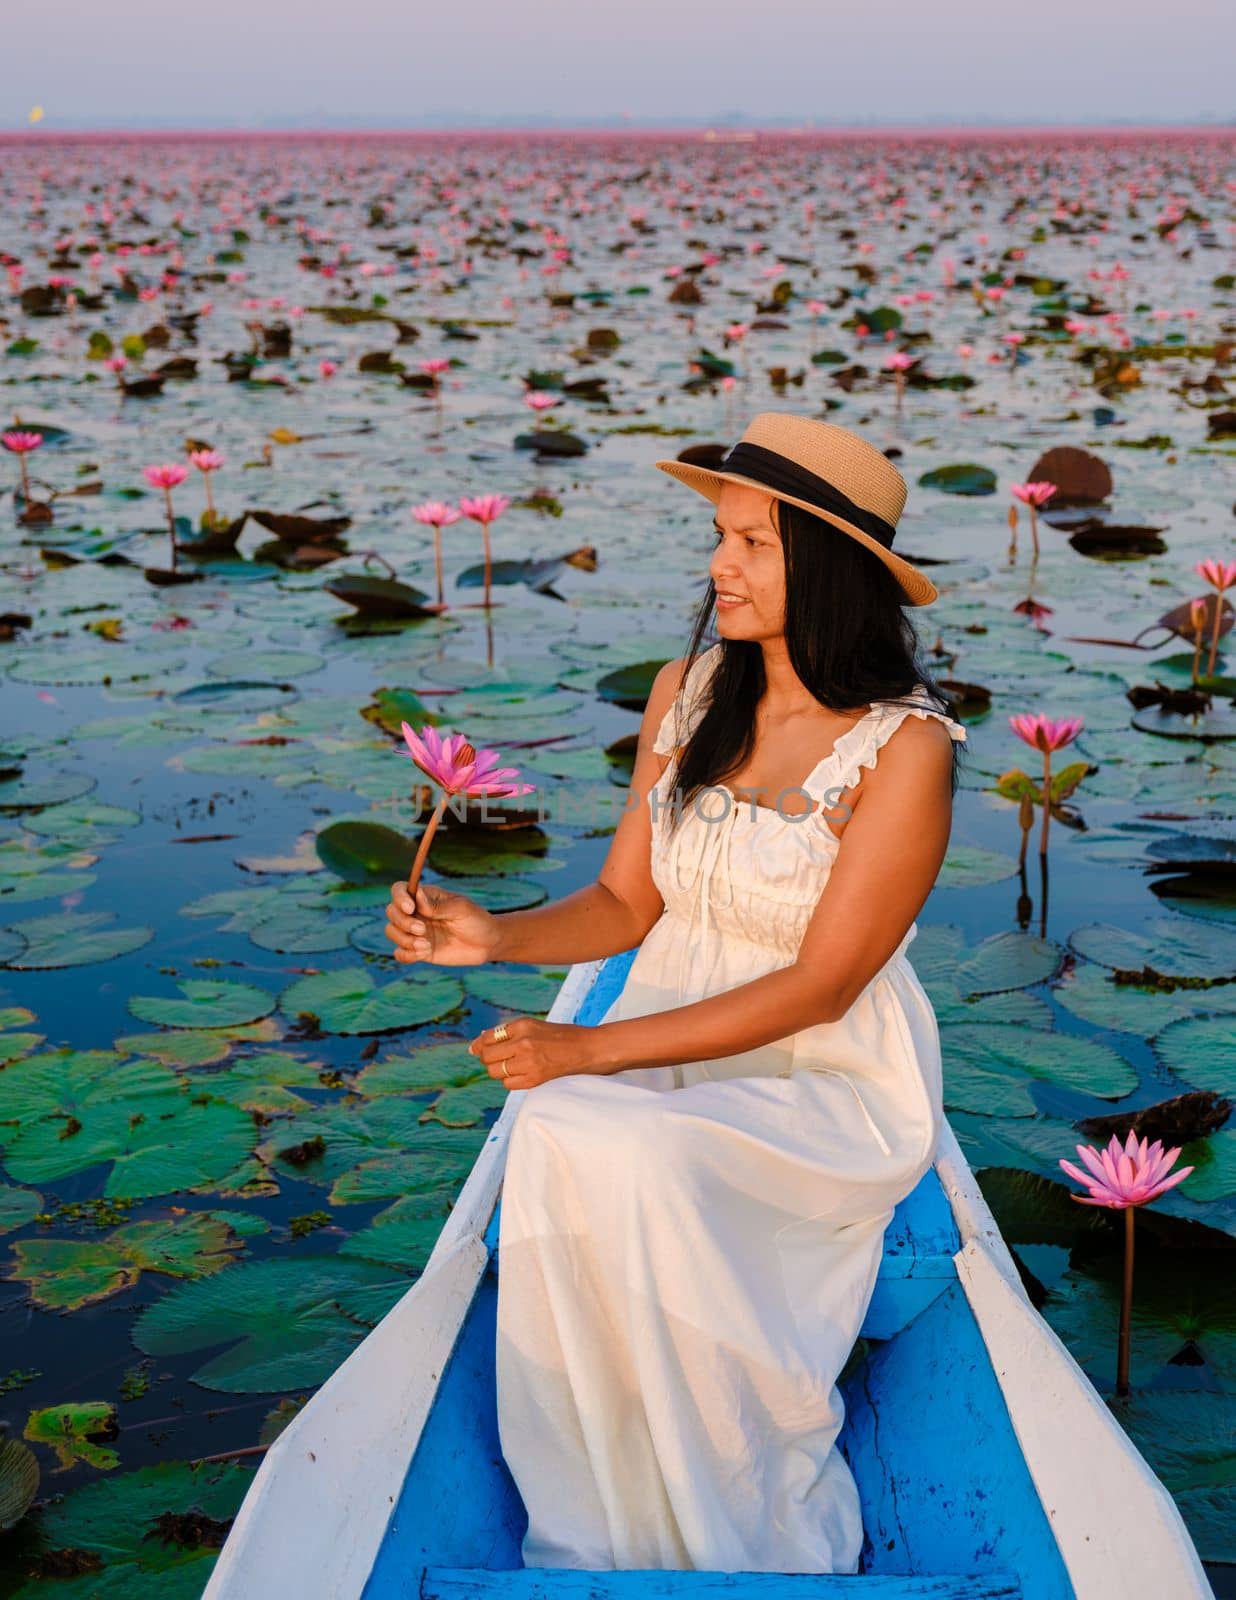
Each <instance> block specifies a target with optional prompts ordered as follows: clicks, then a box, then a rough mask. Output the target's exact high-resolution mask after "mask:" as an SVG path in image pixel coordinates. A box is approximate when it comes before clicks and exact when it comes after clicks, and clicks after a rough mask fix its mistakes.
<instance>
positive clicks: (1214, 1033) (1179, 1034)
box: [1154, 1015, 1236, 1097]
mask: <svg viewBox="0 0 1236 1600" xmlns="http://www.w3.org/2000/svg"><path fill="white" fill-rule="evenodd" d="M1154 1045H1155V1049H1156V1050H1157V1051H1158V1053H1159V1055H1160V1056H1161V1057H1162V1059H1163V1061H1164V1063H1165V1064H1166V1065H1167V1066H1168V1067H1169V1068H1170V1069H1171V1070H1172V1071H1173V1072H1174V1073H1175V1074H1176V1076H1177V1077H1178V1078H1180V1079H1181V1081H1182V1082H1184V1083H1187V1084H1188V1085H1189V1086H1190V1087H1191V1088H1193V1089H1213V1090H1215V1092H1216V1093H1218V1094H1222V1095H1229V1096H1232V1097H1236V1027H1233V1025H1232V1018H1231V1016H1230V1015H1228V1016H1224V1017H1213V1018H1209V1017H1208V1018H1202V1017H1190V1018H1186V1019H1182V1020H1180V1021H1178V1022H1173V1023H1171V1024H1169V1026H1167V1027H1166V1028H1164V1029H1163V1031H1162V1033H1160V1034H1158V1035H1157V1037H1156V1038H1155V1041H1154Z"/></svg>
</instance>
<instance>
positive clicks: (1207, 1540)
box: [1108, 1390, 1236, 1564]
mask: <svg viewBox="0 0 1236 1600" xmlns="http://www.w3.org/2000/svg"><path fill="white" fill-rule="evenodd" d="M1108 1405H1109V1406H1110V1407H1111V1409H1112V1412H1113V1413H1114V1415H1115V1416H1116V1418H1117V1420H1118V1421H1119V1422H1120V1424H1121V1426H1122V1427H1123V1428H1124V1429H1125V1431H1126V1432H1127V1433H1128V1434H1129V1436H1130V1438H1131V1439H1132V1440H1133V1443H1134V1444H1135V1445H1136V1446H1137V1448H1138V1449H1139V1450H1140V1451H1141V1453H1142V1455H1144V1456H1145V1458H1146V1460H1147V1461H1148V1462H1149V1463H1150V1466H1151V1468H1152V1470H1153V1472H1154V1474H1155V1476H1156V1477H1157V1478H1158V1479H1159V1480H1160V1482H1161V1483H1162V1484H1163V1486H1164V1488H1165V1489H1167V1491H1168V1493H1169V1494H1170V1495H1171V1496H1172V1498H1173V1499H1174V1500H1175V1502H1176V1505H1177V1508H1178V1509H1179V1511H1180V1514H1181V1516H1182V1517H1183V1518H1184V1520H1185V1525H1186V1526H1187V1527H1188V1530H1189V1533H1190V1535H1191V1537H1192V1539H1193V1542H1194V1544H1195V1545H1196V1546H1197V1552H1198V1554H1199V1555H1200V1556H1201V1558H1202V1560H1203V1561H1211V1562H1219V1563H1225V1564H1230V1563H1234V1562H1236V1396H1233V1395H1231V1394H1212V1393H1207V1392H1198V1391H1192V1392H1190V1391H1185V1392H1179V1391H1177V1392H1172V1393H1155V1392H1154V1391H1153V1390H1147V1391H1144V1392H1143V1393H1140V1394H1131V1395H1127V1396H1123V1397H1120V1398H1114V1397H1113V1398H1111V1399H1109V1401H1108Z"/></svg>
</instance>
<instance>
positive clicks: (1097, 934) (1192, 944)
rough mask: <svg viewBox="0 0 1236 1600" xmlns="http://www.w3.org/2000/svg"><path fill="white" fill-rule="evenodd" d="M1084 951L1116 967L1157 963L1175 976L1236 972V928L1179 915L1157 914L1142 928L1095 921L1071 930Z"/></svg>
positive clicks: (1134, 968) (1220, 975) (1074, 941)
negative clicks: (1199, 924) (1206, 924)
mask: <svg viewBox="0 0 1236 1600" xmlns="http://www.w3.org/2000/svg"><path fill="white" fill-rule="evenodd" d="M1069 943H1070V944H1071V945H1072V947H1073V949H1074V950H1076V951H1077V953H1078V954H1079V955H1082V956H1085V957H1086V958H1087V960H1090V961H1097V962H1099V963H1100V964H1101V965H1103V966H1105V967H1109V968H1111V969H1112V970H1115V969H1117V968H1119V969H1123V970H1125V971H1130V972H1140V971H1141V970H1142V969H1143V968H1144V967H1152V968H1153V969H1154V970H1155V971H1156V972H1160V973H1162V974H1163V975H1164V976H1165V977H1170V978H1212V979H1214V978H1218V979H1223V980H1231V979H1233V978H1236V934H1233V933H1227V932H1223V931H1221V930H1218V929H1215V928H1199V927H1197V926H1196V924H1194V923H1189V922H1185V921H1183V920H1182V919H1180V918H1179V917H1154V918H1152V919H1151V921H1150V922H1149V923H1147V925H1146V927H1145V929H1144V931H1143V932H1141V933H1134V932H1132V931H1131V930H1130V929H1128V928H1118V927H1114V926H1113V925H1112V924H1111V923H1106V922H1090V923H1087V924H1086V926H1085V927H1083V928H1078V929H1076V930H1075V932H1073V933H1072V934H1070V936H1069Z"/></svg>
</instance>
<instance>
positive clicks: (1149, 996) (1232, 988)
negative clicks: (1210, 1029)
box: [1052, 962, 1236, 1038]
mask: <svg viewBox="0 0 1236 1600" xmlns="http://www.w3.org/2000/svg"><path fill="white" fill-rule="evenodd" d="M1052 993H1053V995H1054V996H1055V997H1056V999H1057V1000H1059V1002H1060V1004H1061V1005H1062V1006H1064V1008H1065V1009H1066V1010H1067V1011H1070V1012H1072V1014H1073V1015H1074V1016H1075V1017H1081V1018H1082V1020H1083V1021H1085V1022H1090V1023H1093V1024H1094V1026H1095V1027H1098V1028H1115V1029H1118V1030H1119V1031H1120V1032H1121V1033H1132V1034H1136V1035H1137V1036H1138V1037H1139V1038H1148V1037H1150V1036H1151V1035H1154V1034H1158V1033H1160V1032H1161V1031H1162V1030H1164V1029H1165V1028H1166V1027H1167V1026H1168V1025H1169V1023H1172V1022H1176V1021H1179V1020H1181V1019H1183V1018H1186V1017H1191V1016H1196V1015H1197V1014H1198V1013H1199V1012H1219V1013H1222V1014H1225V1015H1228V1016H1230V1015H1231V1014H1232V1012H1233V1010H1236V984H1225V985H1222V986H1219V985H1216V986H1215V987H1213V988H1205V989H1175V990H1172V991H1171V992H1168V991H1166V990H1161V989H1151V988H1147V987H1145V986H1143V985H1139V984H1134V983H1116V982H1115V981H1114V979H1113V977H1112V974H1111V973H1110V972H1108V971H1106V970H1104V968H1103V967H1100V966H1096V965H1095V964H1094V963H1092V962H1082V963H1079V964H1078V965H1077V966H1076V967H1075V968H1074V969H1073V971H1072V972H1070V973H1069V974H1067V976H1065V977H1064V978H1062V979H1061V980H1060V981H1059V982H1058V983H1057V984H1056V985H1055V987H1054V988H1053V990H1052Z"/></svg>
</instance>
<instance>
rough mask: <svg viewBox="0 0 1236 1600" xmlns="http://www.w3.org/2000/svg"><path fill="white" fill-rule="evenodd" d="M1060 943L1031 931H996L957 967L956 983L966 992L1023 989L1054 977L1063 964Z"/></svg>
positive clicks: (978, 992) (982, 992) (985, 992)
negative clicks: (1061, 962) (1039, 937)
mask: <svg viewBox="0 0 1236 1600" xmlns="http://www.w3.org/2000/svg"><path fill="white" fill-rule="evenodd" d="M1061 953H1062V952H1061V950H1060V946H1059V945H1057V944H1055V943H1054V942H1053V941H1052V940H1050V939H1038V938H1036V937H1035V936H1034V935H1033V934H1029V933H1013V932H1005V933H997V934H994V935H993V936H992V937H991V938H990V939H984V940H983V942H982V943H981V944H979V945H977V946H976V947H975V948H974V949H973V950H972V951H971V952H970V953H969V954H968V955H967V957H966V959H965V960H964V961H963V962H962V964H961V966H960V967H959V968H958V969H957V986H958V988H959V989H960V990H961V991H962V992H963V993H964V994H967V995H975V994H990V993H993V992H996V991H1000V990H1005V989H1022V988H1026V987H1028V986H1029V985H1030V984H1032V983H1042V982H1043V981H1044V979H1046V978H1050V977H1052V975H1053V974H1054V973H1055V972H1056V970H1057V968H1058V967H1059V965H1060V958H1061Z"/></svg>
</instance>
